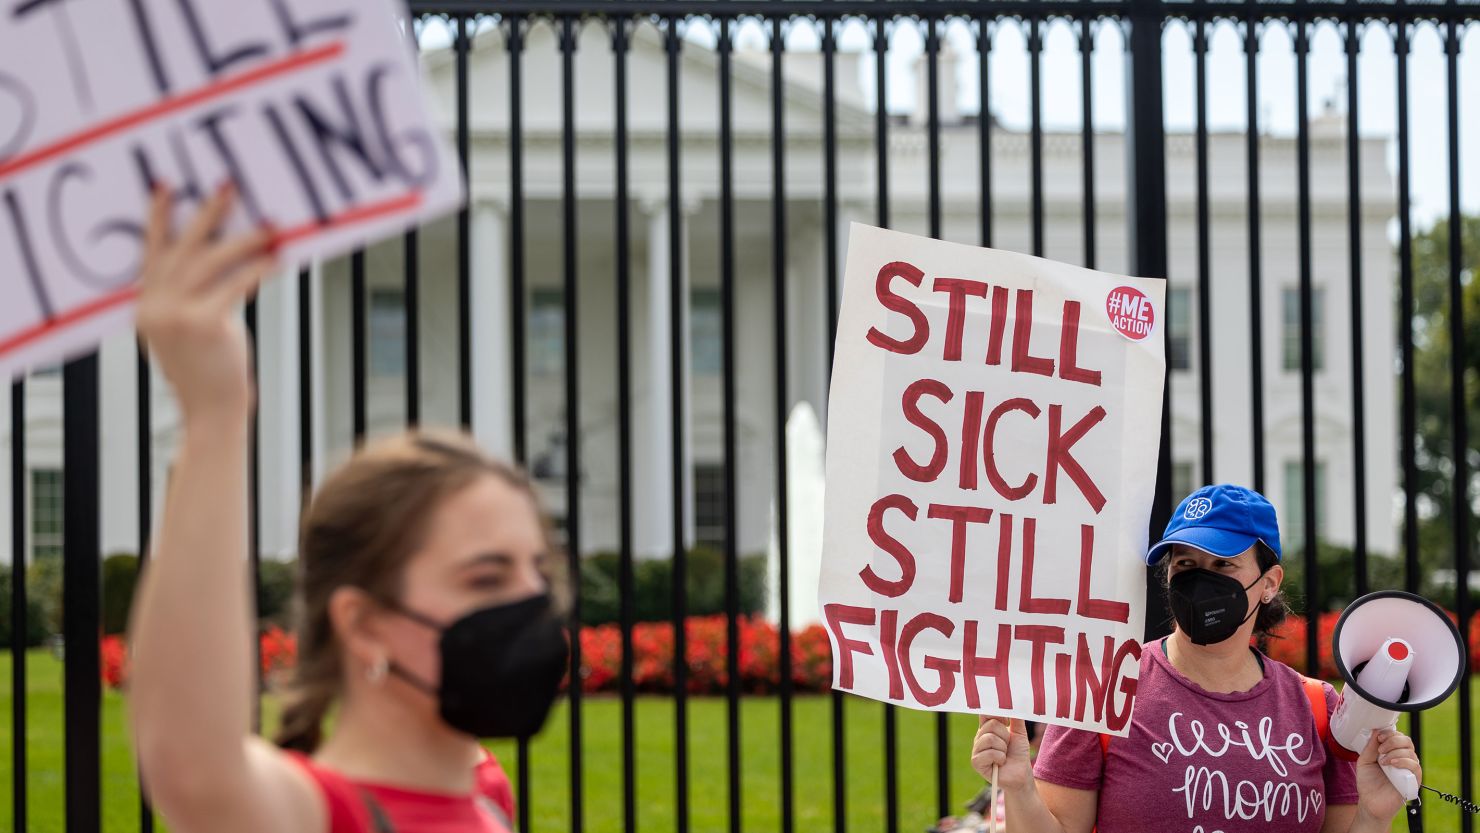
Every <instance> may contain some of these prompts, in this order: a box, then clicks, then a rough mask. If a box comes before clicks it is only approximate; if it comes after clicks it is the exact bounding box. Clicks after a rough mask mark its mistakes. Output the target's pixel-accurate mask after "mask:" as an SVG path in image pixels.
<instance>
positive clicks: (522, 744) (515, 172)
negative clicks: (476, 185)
mask: <svg viewBox="0 0 1480 833" xmlns="http://www.w3.org/2000/svg"><path fill="white" fill-rule="evenodd" d="M524 25H525V22H524V18H523V17H520V16H517V15H516V16H511V17H510V18H509V19H508V21H507V26H506V31H505V38H506V40H505V49H506V50H507V51H508V53H509V312H510V319H511V321H510V323H511V325H512V326H511V327H510V328H509V341H510V345H509V357H510V364H511V365H512V366H511V367H510V368H509V378H510V380H511V382H512V387H513V390H512V392H511V393H512V399H513V411H514V425H513V428H514V461H515V462H517V463H518V464H520V465H524V464H525V463H526V462H527V461H528V460H529V445H528V437H527V431H526V427H525V426H526V422H527V419H528V417H527V413H526V411H525V402H526V398H527V396H526V390H527V387H526V386H527V381H526V377H525V365H526V350H525V343H524V332H525V318H524V314H525V312H524V311H525V299H524V295H525V288H524V285H525V284H524V264H525V256H524ZM514 756H515V769H516V771H517V772H518V780H519V787H518V790H519V796H518V800H517V801H516V802H515V803H516V804H517V805H518V808H519V809H518V813H519V829H520V830H529V829H530V822H531V819H532V814H533V811H532V810H531V808H530V804H531V801H532V796H533V790H532V789H531V783H532V781H533V780H534V768H533V767H532V766H531V765H530V761H529V740H528V739H527V738H520V739H519V741H518V743H517V745H516V746H515V752H514Z"/></svg>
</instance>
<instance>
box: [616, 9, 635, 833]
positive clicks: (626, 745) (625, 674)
mask: <svg viewBox="0 0 1480 833" xmlns="http://www.w3.org/2000/svg"><path fill="white" fill-rule="evenodd" d="M629 25H631V22H630V21H628V20H627V19H626V18H622V17H618V18H614V19H613V20H612V21H611V26H612V64H613V70H614V72H613V79H612V80H613V86H614V90H613V93H614V96H613V101H614V102H615V105H616V113H615V116H616V125H615V126H616V137H615V138H616V141H615V146H616V200H617V204H616V222H617V227H616V255H617V264H616V266H617V269H616V271H617V479H618V482H617V490H618V493H617V535H618V542H619V543H618V546H619V547H620V550H621V553H620V559H621V561H620V564H619V565H618V574H617V582H618V587H619V591H620V598H619V599H618V600H617V608H618V610H617V618H618V619H619V620H620V622H621V629H622V667H621V670H620V672H619V673H620V674H621V680H620V687H621V692H622V829H623V830H624V831H627V833H637V728H636V727H637V710H636V705H635V698H636V696H637V688H636V686H635V685H634V683H633V676H632V675H633V659H632V650H633V649H632V620H633V610H632V601H633V598H634V596H635V594H636V579H635V576H634V572H633V566H632V252H631V247H630V243H631V222H630V221H631V213H630V208H631V206H630V195H629V193H628V183H629V173H630V172H629V170H628V160H627V50H628V46H629V42H628V27H629Z"/></svg>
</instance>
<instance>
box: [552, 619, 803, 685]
mask: <svg viewBox="0 0 1480 833" xmlns="http://www.w3.org/2000/svg"><path fill="white" fill-rule="evenodd" d="M736 625H737V627H738V629H739V643H740V646H739V647H740V650H739V653H738V654H737V661H738V671H739V679H738V682H739V686H740V690H741V691H742V692H744V693H746V694H767V693H771V692H774V691H776V690H778V689H779V688H780V687H781V668H780V660H781V634H780V632H779V631H778V630H777V628H776V626H775V625H773V624H771V623H769V622H766V621H763V620H760V619H756V618H752V617H741V618H740V619H738V620H737V621H736ZM684 639H685V646H684V655H685V663H684V669H685V685H684V689H685V690H686V691H688V692H689V693H690V694H723V693H724V692H725V691H726V690H727V689H728V686H729V682H730V673H729V630H728V624H727V622H726V619H725V617H724V616H695V617H691V618H689V619H688V620H687V621H685V623H684ZM673 644H674V639H673V623H672V622H642V623H639V624H636V625H634V626H633V627H632V654H633V666H632V682H633V685H634V687H635V688H636V689H637V690H638V691H640V692H651V693H663V692H671V691H672V690H673V686H674V655H673ZM791 651H792V655H791V680H792V685H793V687H794V690H797V691H826V690H827V689H828V687H829V686H831V685H832V657H831V649H830V647H829V645H828V640H827V632H826V631H824V630H823V629H822V626H820V625H814V626H812V627H810V628H808V629H806V630H804V631H801V632H799V633H796V634H793V635H792V638H791ZM621 674H622V629H621V627H620V626H618V625H601V626H598V627H594V628H583V629H582V630H581V682H582V685H581V690H582V691H585V692H587V693H591V694H596V693H607V692H616V691H620V690H621Z"/></svg>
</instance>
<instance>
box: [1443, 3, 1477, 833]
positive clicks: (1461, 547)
mask: <svg viewBox="0 0 1480 833" xmlns="http://www.w3.org/2000/svg"><path fill="white" fill-rule="evenodd" d="M1459 43H1460V41H1459V24H1458V23H1456V22H1455V21H1453V20H1451V21H1450V22H1449V27H1448V32H1447V33H1446V37H1445V44H1444V46H1445V52H1446V53H1447V54H1446V58H1447V62H1446V63H1447V67H1446V68H1447V70H1448V75H1449V102H1448V104H1449V350H1450V360H1449V373H1450V376H1449V387H1450V390H1449V402H1450V412H1449V421H1450V425H1451V428H1450V431H1451V434H1450V443H1451V445H1450V458H1451V459H1452V460H1453V461H1454V471H1453V472H1451V478H1452V481H1451V486H1450V489H1451V490H1452V491H1453V494H1452V495H1451V496H1450V497H1451V503H1450V505H1451V506H1452V507H1453V515H1454V529H1453V533H1454V604H1455V613H1456V614H1458V618H1459V632H1460V633H1461V634H1462V635H1464V637H1465V638H1463V639H1462V640H1461V641H1462V643H1463V644H1464V645H1465V646H1466V648H1467V649H1468V648H1469V647H1470V645H1469V639H1468V634H1469V632H1470V630H1469V625H1470V591H1469V588H1470V583H1469V580H1470V512H1471V506H1470V468H1469V465H1468V460H1467V459H1466V457H1467V455H1468V454H1469V453H1470V428H1469V412H1468V410H1467V408H1466V405H1467V403H1468V401H1469V400H1468V399H1467V398H1466V395H1465V394H1466V391H1465V372H1466V370H1468V369H1469V368H1468V367H1467V363H1466V360H1465V356H1467V355H1468V353H1467V352H1466V349H1465V348H1466V346H1465V309H1464V286H1463V284H1462V282H1461V272H1462V271H1463V267H1464V246H1463V241H1464V229H1465V218H1464V214H1463V212H1462V210H1461V207H1460V199H1459V183H1460V179H1459V174H1460V170H1459V154H1460V145H1459ZM1474 670H1475V669H1473V668H1472V669H1470V672H1471V673H1474ZM1468 683H1469V681H1468V680H1465V681H1462V682H1461V683H1460V686H1459V783H1460V788H1459V794H1460V795H1464V796H1470V795H1473V794H1474V792H1473V790H1474V783H1475V769H1474V767H1475V756H1474V753H1473V747H1474V740H1473V737H1472V736H1471V734H1470V727H1471V713H1470V686H1469V684H1468ZM1459 817H1460V833H1473V831H1474V829H1475V818H1474V816H1472V815H1470V814H1469V813H1460V814H1459Z"/></svg>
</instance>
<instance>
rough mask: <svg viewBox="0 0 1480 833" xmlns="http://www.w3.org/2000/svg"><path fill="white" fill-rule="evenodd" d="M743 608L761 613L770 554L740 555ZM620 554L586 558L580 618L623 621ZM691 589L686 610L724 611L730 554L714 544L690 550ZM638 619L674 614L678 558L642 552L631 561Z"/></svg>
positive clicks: (688, 574) (686, 567)
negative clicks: (724, 553) (768, 555)
mask: <svg viewBox="0 0 1480 833" xmlns="http://www.w3.org/2000/svg"><path fill="white" fill-rule="evenodd" d="M739 568H740V569H739V572H740V584H739V591H740V612H741V613H742V614H756V613H760V612H761V611H762V610H764V609H765V605H766V556H764V555H747V556H741V558H740V563H739ZM620 570H621V556H619V555H618V554H617V553H613V552H604V553H597V554H595V555H591V556H587V557H586V558H584V559H582V560H581V623H582V624H584V625H605V624H608V623H611V622H617V621H620V615H621V602H620V600H621V594H620V592H619V589H620V587H621V583H620ZM684 570H685V575H684V578H685V581H684V584H685V585H686V586H687V590H688V594H687V597H686V612H687V613H688V614H689V615H690V616H708V615H712V614H716V613H724V612H725V557H724V555H723V554H722V553H719V552H716V551H714V550H712V549H708V548H705V547H699V548H696V549H693V550H691V551H690V552H689V553H688V556H687V558H686V559H685V561H684ZM632 573H633V585H634V593H633V597H632V603H633V605H632V612H633V621H636V622H657V621H663V620H668V619H672V618H673V561H672V559H668V558H641V559H636V560H635V561H634V563H633V565H632Z"/></svg>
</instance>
